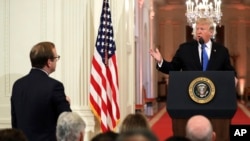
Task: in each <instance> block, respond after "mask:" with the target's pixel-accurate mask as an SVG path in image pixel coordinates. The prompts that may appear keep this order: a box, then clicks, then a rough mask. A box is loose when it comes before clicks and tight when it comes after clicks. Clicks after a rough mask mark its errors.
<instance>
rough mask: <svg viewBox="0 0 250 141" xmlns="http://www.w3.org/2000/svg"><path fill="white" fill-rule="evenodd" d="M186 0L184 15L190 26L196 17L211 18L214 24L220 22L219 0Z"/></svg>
mask: <svg viewBox="0 0 250 141" xmlns="http://www.w3.org/2000/svg"><path fill="white" fill-rule="evenodd" d="M213 1H214V2H213V3H212V2H209V0H187V1H186V6H187V11H186V14H185V15H186V17H187V22H188V24H189V25H190V26H193V25H194V24H195V22H196V20H197V19H198V18H211V19H213V21H214V24H215V25H220V22H221V16H222V12H221V0H213Z"/></svg>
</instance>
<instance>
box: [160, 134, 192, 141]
mask: <svg viewBox="0 0 250 141" xmlns="http://www.w3.org/2000/svg"><path fill="white" fill-rule="evenodd" d="M165 141H191V140H189V139H188V138H186V137H184V136H175V135H173V136H170V137H168V138H167V139H166V140H165Z"/></svg>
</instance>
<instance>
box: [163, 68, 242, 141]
mask: <svg viewBox="0 0 250 141" xmlns="http://www.w3.org/2000/svg"><path fill="white" fill-rule="evenodd" d="M234 77H235V76H234V72H232V71H172V72H170V73H169V85H168V96H167V112H168V114H169V115H170V117H171V118H172V128H173V133H174V135H180V136H185V126H186V122H187V120H188V119H189V118H190V117H191V116H193V115H197V114H200V115H204V116H206V117H207V118H209V119H210V121H211V123H212V126H213V129H214V131H215V132H216V138H217V139H216V140H218V141H229V132H230V131H229V127H230V123H231V119H232V117H233V116H234V114H235V112H236V109H237V99H236V89H235V81H234V80H235V79H234ZM204 84H205V85H206V94H205V92H204V90H203V91H202V90H201V91H200V89H201V88H202V86H203V85H204ZM200 87H201V88H200ZM200 94H202V95H200Z"/></svg>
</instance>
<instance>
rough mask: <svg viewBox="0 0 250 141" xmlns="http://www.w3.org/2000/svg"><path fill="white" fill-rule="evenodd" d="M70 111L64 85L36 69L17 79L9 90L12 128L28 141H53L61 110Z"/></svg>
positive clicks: (54, 140)
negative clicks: (23, 134) (10, 91)
mask: <svg viewBox="0 0 250 141" xmlns="http://www.w3.org/2000/svg"><path fill="white" fill-rule="evenodd" d="M64 111H71V109H70V105H69V103H68V102H67V101H66V95H65V93H64V86H63V84H62V83H61V82H59V81H57V80H55V79H53V78H51V77H49V76H48V75H47V74H46V73H45V72H43V71H41V70H39V69H31V71H30V73H29V74H28V75H26V76H24V77H23V78H21V79H19V80H17V81H16V82H15V83H14V85H13V89H12V96H11V118H12V121H11V122H12V127H13V128H18V129H21V130H22V131H23V132H24V133H25V135H26V136H27V138H28V140H29V141H56V123H57V118H58V116H59V114H60V113H61V112H64Z"/></svg>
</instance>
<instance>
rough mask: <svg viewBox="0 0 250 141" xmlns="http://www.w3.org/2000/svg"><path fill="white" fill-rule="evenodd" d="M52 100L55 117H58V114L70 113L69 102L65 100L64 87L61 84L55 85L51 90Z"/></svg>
mask: <svg viewBox="0 0 250 141" xmlns="http://www.w3.org/2000/svg"><path fill="white" fill-rule="evenodd" d="M52 100H53V102H52V103H53V104H54V108H55V110H56V114H57V115H60V113H62V112H64V111H71V109H70V105H69V102H68V101H67V100H66V95H65V93H64V86H63V84H62V83H60V82H58V83H56V84H55V86H54V88H53V95H52Z"/></svg>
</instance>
